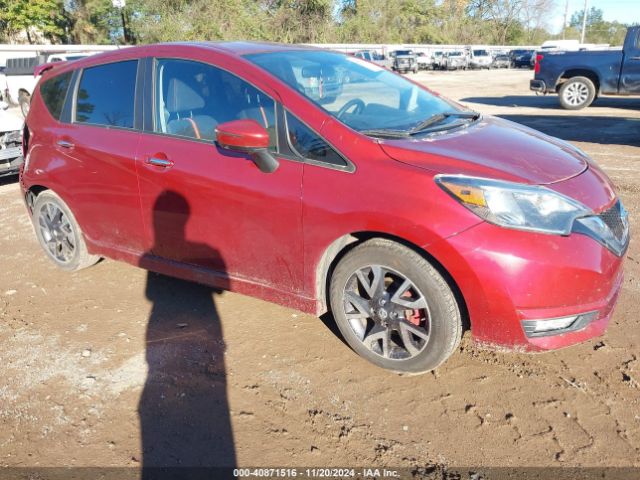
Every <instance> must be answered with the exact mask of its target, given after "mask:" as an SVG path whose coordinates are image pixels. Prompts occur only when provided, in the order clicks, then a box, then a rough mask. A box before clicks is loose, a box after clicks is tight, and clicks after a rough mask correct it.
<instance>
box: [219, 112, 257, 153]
mask: <svg viewBox="0 0 640 480" xmlns="http://www.w3.org/2000/svg"><path fill="white" fill-rule="evenodd" d="M216 141H217V142H218V144H219V145H220V146H221V147H222V148H228V149H229V150H238V151H241V152H254V151H256V150H261V149H266V148H269V133H268V132H267V129H266V128H264V127H263V126H262V125H260V124H259V123H258V122H256V121H255V120H233V121H231V122H225V123H221V124H220V125H218V126H217V127H216Z"/></svg>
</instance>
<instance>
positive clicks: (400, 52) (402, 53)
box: [396, 50, 412, 57]
mask: <svg viewBox="0 0 640 480" xmlns="http://www.w3.org/2000/svg"><path fill="white" fill-rule="evenodd" d="M411 54H412V53H411V50H396V56H397V57H398V56H400V55H411Z"/></svg>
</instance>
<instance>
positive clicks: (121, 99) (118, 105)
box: [76, 60, 138, 128]
mask: <svg viewBox="0 0 640 480" xmlns="http://www.w3.org/2000/svg"><path fill="white" fill-rule="evenodd" d="M137 69H138V61H137V60H128V61H126V62H116V63H108V64H106V65H99V66H97V67H90V68H85V69H84V70H83V72H82V77H81V79H80V85H79V87H78V93H77V98H76V122H78V123H90V124H94V125H106V126H109V127H123V128H133V116H134V114H133V112H134V105H135V91H136V71H137Z"/></svg>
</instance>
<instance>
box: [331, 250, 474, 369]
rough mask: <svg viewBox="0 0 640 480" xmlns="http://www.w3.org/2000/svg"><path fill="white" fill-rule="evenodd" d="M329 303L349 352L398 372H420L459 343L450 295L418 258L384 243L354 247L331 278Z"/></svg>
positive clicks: (438, 276) (458, 320) (456, 314)
mask: <svg viewBox="0 0 640 480" xmlns="http://www.w3.org/2000/svg"><path fill="white" fill-rule="evenodd" d="M330 304H331V309H332V312H333V315H334V318H335V320H336V324H337V326H338V328H339V329H340V332H341V333H342V335H343V336H344V339H345V340H346V342H347V343H348V344H349V346H351V348H352V349H353V350H354V351H355V352H356V353H358V354H359V355H361V356H362V357H364V358H365V359H367V360H369V361H370V362H371V363H373V364H375V365H377V366H379V367H382V368H385V369H388V370H392V371H395V372H400V373H411V374H418V373H425V372H428V371H430V370H433V369H434V368H436V367H437V366H439V365H440V364H442V362H444V361H445V360H446V359H447V358H449V356H451V354H452V353H453V352H454V350H455V349H456V348H457V346H458V344H459V343H460V338H461V336H462V320H461V316H460V309H459V307H458V303H457V301H456V299H455V296H454V294H453V291H452V290H451V288H450V287H449V285H448V284H447V282H446V281H445V279H444V278H443V277H442V275H441V274H440V273H439V272H438V271H437V270H436V269H435V268H434V267H433V265H431V264H430V263H429V262H428V261H427V260H426V259H425V258H424V257H423V256H422V255H420V254H419V253H417V252H415V251H414V250H411V249H410V248H408V247H405V246H403V245H401V244H399V243H396V242H393V241H391V240H387V239H380V238H377V239H372V240H368V241H366V242H364V243H362V244H361V245H358V246H356V247H355V248H353V249H352V250H351V251H350V252H349V253H347V254H346V255H345V256H344V258H343V259H342V260H341V261H340V263H338V265H337V266H336V268H335V270H334V272H333V275H332V277H331V286H330Z"/></svg>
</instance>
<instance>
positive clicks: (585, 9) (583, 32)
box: [580, 0, 587, 43]
mask: <svg viewBox="0 0 640 480" xmlns="http://www.w3.org/2000/svg"><path fill="white" fill-rule="evenodd" d="M586 30H587V0H584V14H583V15H582V35H581V36H580V43H584V34H585V32H586Z"/></svg>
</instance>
